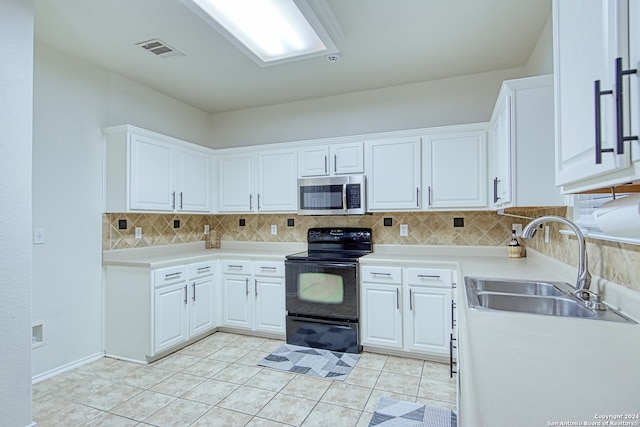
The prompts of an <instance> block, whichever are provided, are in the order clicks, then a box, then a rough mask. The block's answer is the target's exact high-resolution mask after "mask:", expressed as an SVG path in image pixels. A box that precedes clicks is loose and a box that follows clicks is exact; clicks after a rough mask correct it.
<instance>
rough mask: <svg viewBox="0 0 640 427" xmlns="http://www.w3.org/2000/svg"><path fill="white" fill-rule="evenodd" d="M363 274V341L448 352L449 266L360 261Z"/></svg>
mask: <svg viewBox="0 0 640 427" xmlns="http://www.w3.org/2000/svg"><path fill="white" fill-rule="evenodd" d="M361 277H362V289H361V292H362V313H361V319H362V320H361V322H362V344H363V345H364V346H371V347H378V348H382V349H385V348H386V349H390V350H400V351H403V352H408V353H419V354H421V355H427V356H429V355H431V356H434V357H435V358H437V359H442V360H444V358H445V356H448V354H449V344H450V343H449V341H450V338H451V307H452V298H453V294H452V291H451V289H452V286H453V271H452V270H447V269H433V268H403V267H400V266H399V267H386V266H385V267H383V266H380V267H376V266H362V267H361Z"/></svg>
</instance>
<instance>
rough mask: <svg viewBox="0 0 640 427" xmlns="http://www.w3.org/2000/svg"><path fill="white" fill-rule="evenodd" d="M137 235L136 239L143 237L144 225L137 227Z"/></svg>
mask: <svg viewBox="0 0 640 427" xmlns="http://www.w3.org/2000/svg"><path fill="white" fill-rule="evenodd" d="M135 236H136V239H142V227H136V229H135Z"/></svg>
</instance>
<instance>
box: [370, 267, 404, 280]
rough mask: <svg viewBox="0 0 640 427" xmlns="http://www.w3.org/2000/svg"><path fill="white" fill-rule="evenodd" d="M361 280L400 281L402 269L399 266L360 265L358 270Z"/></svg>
mask: <svg viewBox="0 0 640 427" xmlns="http://www.w3.org/2000/svg"><path fill="white" fill-rule="evenodd" d="M360 272H361V274H362V281H363V282H374V283H402V269H401V268H399V267H375V266H371V265H367V266H362V267H361V270H360Z"/></svg>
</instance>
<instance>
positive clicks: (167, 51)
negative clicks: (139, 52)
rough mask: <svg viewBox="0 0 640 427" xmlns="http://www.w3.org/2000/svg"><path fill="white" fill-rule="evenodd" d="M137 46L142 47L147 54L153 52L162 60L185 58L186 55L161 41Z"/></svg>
mask: <svg viewBox="0 0 640 427" xmlns="http://www.w3.org/2000/svg"><path fill="white" fill-rule="evenodd" d="M136 46H140V47H141V48H143V49H144V50H146V51H147V52H151V53H153V54H154V55H156V56H159V57H160V58H175V57H176V56H184V53H182V52H179V51H177V50H175V49H174V48H172V47H171V46H169V45H168V44H166V43H165V42H163V41H162V40H160V39H152V40H147V41H144V42H140V43H136Z"/></svg>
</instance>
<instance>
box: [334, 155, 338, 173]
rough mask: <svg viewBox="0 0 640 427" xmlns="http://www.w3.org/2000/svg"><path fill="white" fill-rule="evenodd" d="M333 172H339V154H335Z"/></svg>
mask: <svg viewBox="0 0 640 427" xmlns="http://www.w3.org/2000/svg"><path fill="white" fill-rule="evenodd" d="M333 172H335V173H338V155H337V154H334V155H333Z"/></svg>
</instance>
